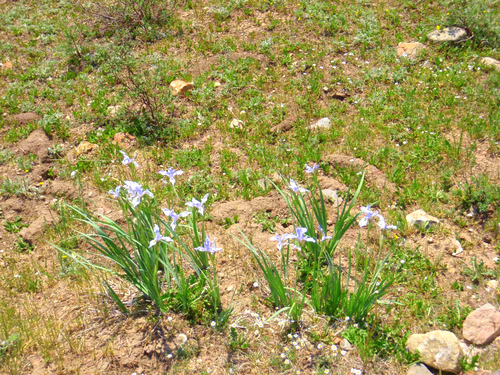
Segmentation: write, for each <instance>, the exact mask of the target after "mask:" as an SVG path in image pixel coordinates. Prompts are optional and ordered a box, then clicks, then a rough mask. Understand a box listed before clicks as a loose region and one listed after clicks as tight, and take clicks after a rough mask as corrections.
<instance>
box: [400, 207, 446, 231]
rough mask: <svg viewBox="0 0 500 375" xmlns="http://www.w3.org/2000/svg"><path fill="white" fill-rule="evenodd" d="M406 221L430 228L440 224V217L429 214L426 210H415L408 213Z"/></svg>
mask: <svg viewBox="0 0 500 375" xmlns="http://www.w3.org/2000/svg"><path fill="white" fill-rule="evenodd" d="M406 221H407V222H408V224H409V225H416V226H422V227H424V228H429V227H432V226H435V225H438V224H439V219H438V218H436V217H434V216H431V215H429V214H428V213H426V212H425V211H424V210H417V211H413V212H412V213H411V214H408V215H406Z"/></svg>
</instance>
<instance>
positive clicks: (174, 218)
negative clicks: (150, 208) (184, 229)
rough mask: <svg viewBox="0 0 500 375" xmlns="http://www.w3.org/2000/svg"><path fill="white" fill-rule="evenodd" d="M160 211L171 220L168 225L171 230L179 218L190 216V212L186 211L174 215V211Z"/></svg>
mask: <svg viewBox="0 0 500 375" xmlns="http://www.w3.org/2000/svg"><path fill="white" fill-rule="evenodd" d="M162 211H163V213H164V214H165V215H166V216H168V217H170V218H172V223H171V224H170V226H171V227H172V230H175V227H177V220H179V218H181V217H186V216H189V215H191V212H188V211H184V212H181V213H180V214H176V213H175V211H174V210H169V209H168V208H164V209H163V210H162Z"/></svg>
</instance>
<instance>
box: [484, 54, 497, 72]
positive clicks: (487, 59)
mask: <svg viewBox="0 0 500 375" xmlns="http://www.w3.org/2000/svg"><path fill="white" fill-rule="evenodd" d="M481 64H484V65H486V66H491V67H493V68H495V69H496V70H500V61H498V60H495V59H494V58H492V57H483V58H482V59H481Z"/></svg>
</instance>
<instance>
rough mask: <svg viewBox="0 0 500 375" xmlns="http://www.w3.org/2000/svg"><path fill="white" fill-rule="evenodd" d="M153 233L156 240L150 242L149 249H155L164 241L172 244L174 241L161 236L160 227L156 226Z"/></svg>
mask: <svg viewBox="0 0 500 375" xmlns="http://www.w3.org/2000/svg"><path fill="white" fill-rule="evenodd" d="M153 233H154V235H155V238H153V239H152V240H151V241H149V247H153V246H154V245H156V244H157V243H158V242H159V241H164V242H172V241H173V240H172V239H171V238H170V237H168V236H163V235H162V234H160V227H159V226H158V225H156V224H155V226H154V229H153Z"/></svg>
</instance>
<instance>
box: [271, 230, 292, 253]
mask: <svg viewBox="0 0 500 375" xmlns="http://www.w3.org/2000/svg"><path fill="white" fill-rule="evenodd" d="M289 238H290V234H283V235H281V236H280V235H279V234H278V233H276V234H275V235H274V236H272V237H271V238H270V240H271V241H276V242H277V243H276V247H277V248H278V250H279V251H281V249H283V246H285V245H288V242H286V241H287V240H288V239H289Z"/></svg>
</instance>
